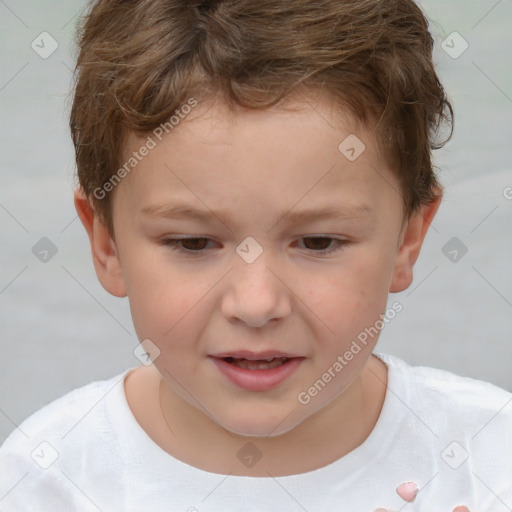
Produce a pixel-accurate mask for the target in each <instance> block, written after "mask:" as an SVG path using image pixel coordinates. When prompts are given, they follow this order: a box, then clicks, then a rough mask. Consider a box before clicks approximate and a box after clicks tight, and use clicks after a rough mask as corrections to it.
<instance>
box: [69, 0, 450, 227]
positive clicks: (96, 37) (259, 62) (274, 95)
mask: <svg viewBox="0 0 512 512" xmlns="http://www.w3.org/2000/svg"><path fill="white" fill-rule="evenodd" d="M77 45H78V50H79V54H78V59H77V65H76V69H75V78H76V81H75V88H74V98H73V105H72V109H71V118H70V127H71V135H72V139H73V143H74V145H75V151H76V163H77V174H78V179H79V182H80V186H81V187H82V189H83V190H84V192H85V194H86V195H87V196H88V197H89V198H90V199H91V201H92V203H93V206H94V208H95V209H96V210H97V212H98V214H99V215H100V217H101V218H102V220H103V221H104V222H105V224H106V225H107V226H108V227H109V229H110V230H111V233H113V228H112V226H113V224H112V215H111V194H104V197H102V198H98V197H97V194H95V193H94V191H95V190H97V189H98V188H101V187H103V186H104V185H105V183H106V182H107V181H108V180H109V179H111V178H112V176H113V175H114V173H116V171H117V170H118V169H119V167H120V166H121V165H122V158H123V152H124V145H125V142H126V137H127V135H128V134H129V133H130V132H133V133H136V134H138V135H144V134H148V133H149V132H151V131H152V130H154V129H155V128H156V127H158V126H159V125H160V124H161V123H165V122H166V121H168V120H169V118H170V117H171V116H172V115H173V114H174V113H175V112H176V111H177V110H179V109H180V107H181V106H182V105H184V104H186V103H187V102H189V103H190V98H191V97H192V96H193V97H195V98H199V99H200V100H207V99H212V98H213V97H215V96H219V95H221V96H222V99H223V100H224V101H225V102H227V103H228V104H230V105H241V106H243V107H247V108H254V109H265V108H268V107H271V106H273V105H275V104H277V103H278V102H280V101H281V100H283V101H284V100H285V99H286V98H290V97H292V93H293V92H298V91H300V90H303V91H308V90H318V91H321V93H322V94H324V95H326V97H328V98H329V99H330V100H331V101H332V102H333V105H335V106H339V107H340V108H344V109H348V111H349V112H350V113H351V114H352V115H353V116H354V117H355V119H356V120H358V121H359V122H361V123H363V124H364V125H365V126H368V127H370V126H372V123H373V126H372V128H373V130H374V135H375V137H376V141H377V143H378V145H379V148H380V149H381V152H382V154H383V156H384V157H385V159H386V162H387V164H388V165H389V167H390V168H391V169H392V170H393V172H395V173H396V175H397V177H398V180H399V182H400V184H401V188H402V194H403V199H404V209H405V212H406V213H407V214H410V213H412V212H413V211H415V210H416V209H417V208H418V206H419V205H421V204H423V203H428V202H430V201H431V200H432V199H433V198H434V197H435V189H436V187H437V186H438V183H437V180H436V176H435V172H434V167H433V165H432V161H431V151H432V150H433V149H437V148H439V147H441V146H443V145H444V144H445V143H446V142H447V140H449V138H450V137H451V134H452V132H453V110H452V107H451V104H450V102H449V100H448V99H447V97H446V95H445V92H444V89H443V87H442V85H441V84H440V82H439V79H438V77H437V74H436V72H435V69H434V64H433V61H432V49H433V39H432V36H431V35H430V33H429V31H428V21H427V19H426V18H425V16H424V15H423V13H422V11H421V10H420V8H419V7H418V6H417V5H416V4H415V3H414V1H413V0H293V1H291V0H257V1H256V0H217V1H215V0H210V1H208V0H204V1H199V0H196V1H188V0H96V1H95V2H93V3H92V5H91V8H90V10H89V12H88V14H87V15H86V16H84V17H83V18H82V20H81V23H80V25H79V28H78V31H77ZM194 101H195V100H194ZM442 121H449V123H450V128H451V130H450V133H449V135H448V137H447V139H446V140H444V141H442V142H437V141H436V138H437V136H438V132H439V128H440V126H441V124H442ZM340 142H341V141H340Z"/></svg>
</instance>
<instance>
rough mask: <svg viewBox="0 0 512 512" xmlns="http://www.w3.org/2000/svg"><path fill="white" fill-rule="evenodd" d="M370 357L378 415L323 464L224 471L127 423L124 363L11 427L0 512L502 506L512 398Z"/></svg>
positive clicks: (0, 480) (508, 474) (507, 499)
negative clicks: (180, 454) (411, 490)
mask: <svg viewBox="0 0 512 512" xmlns="http://www.w3.org/2000/svg"><path fill="white" fill-rule="evenodd" d="M376 355H378V357H380V358H381V359H382V360H383V361H384V362H385V363H386V364H387V366H388V369H389V373H388V389H387V392H386V397H385V401H384V405H383V408H382V411H381V414H380V417H379V419H378V422H377V424H376V426H375V428H374V430H373V431H372V433H371V434H370V436H369V437H368V438H367V439H366V441H365V442H364V443H363V444H361V445H360V446H359V447H357V448H356V449H355V450H353V451H352V452H350V453H348V454H347V455H345V456H344V457H342V458H340V459H338V460H337V461H335V462H333V463H331V464H328V465H327V466H324V467H322V468H320V469H317V470H314V471H310V472H307V473H302V474H297V475H292V476H285V477H277V478H272V477H245V476H229V475H221V474H216V473H209V472H206V471H203V470H200V469H198V468H196V467H193V466H190V465H188V464H186V463H184V462H181V461H179V460H177V459H176V458H174V457H172V456H171V455H170V454H168V453H167V452H165V451H164V450H162V449H161V448H160V447H159V446H158V445H157V444H156V443H155V442H154V441H152V439H151V438H150V437H149V436H148V435H147V434H146V432H145V431H144V430H143V429H142V428H141V427H140V425H139V424H138V423H137V421H136V420H135V418H134V416H133V414H132V412H131V410H130V408H129V406H128V403H127V400H126V395H125V392H124V385H123V382H124V378H125V376H126V375H127V374H128V372H129V371H130V370H131V369H130V370H127V371H126V372H124V373H123V374H121V375H118V376H116V377H114V378H112V379H110V380H105V381H100V382H93V383H91V384H89V385H87V386H84V387H82V388H79V389H76V390H74V391H72V392H70V393H68V394H66V395H65V396H63V397H61V398H59V399H57V400H55V401H54V402H52V403H50V404H49V405H47V406H45V407H44V408H42V409H41V410H39V411H38V412H36V413H35V414H33V415H32V416H30V417H29V418H28V419H27V420H25V421H24V422H23V423H22V424H21V425H20V429H16V430H15V431H14V432H13V433H12V434H11V435H10V437H9V438H8V439H7V440H6V441H5V443H4V444H3V445H2V447H1V448H0V510H1V511H2V512H31V511H37V512H46V511H48V512H50V511H51V512H61V511H62V512H72V511H77V512H78V511H79V512H82V511H94V512H98V511H102V512H114V511H116V512H135V511H136V512H145V511H147V512H159V511H172V512H211V511H216V512H230V511H237V512H239V511H242V510H243V511H280V512H285V511H307V512H313V511H322V512H325V511H343V512H372V511H374V510H376V509H379V508H382V509H386V510H393V511H395V510H402V509H403V510H404V511H406V512H411V511H424V512H451V511H452V510H453V509H454V508H455V507H457V506H466V507H467V509H468V510H469V511H471V512H510V510H512V394H511V393H509V392H507V391H505V390H502V389H500V388H498V387H496V386H494V385H492V384H488V383H485V382H481V381H477V380H473V379H469V378H464V377H459V376H456V375H453V374H451V373H448V372H445V371H441V370H435V369H432V368H425V367H412V366H409V365H408V364H407V363H405V362H404V361H402V360H400V359H398V358H396V357H393V356H388V355H384V354H376ZM45 468H46V469H45ZM407 482H414V483H416V484H417V487H418V493H417V495H416V498H415V499H414V501H412V502H408V501H405V500H404V499H403V498H402V497H401V496H400V495H399V494H398V493H397V490H396V489H397V487H398V486H399V485H401V484H404V483H407ZM401 489H403V487H401Z"/></svg>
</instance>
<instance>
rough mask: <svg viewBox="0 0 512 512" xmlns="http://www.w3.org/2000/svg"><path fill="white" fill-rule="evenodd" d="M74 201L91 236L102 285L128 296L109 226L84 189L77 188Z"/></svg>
mask: <svg viewBox="0 0 512 512" xmlns="http://www.w3.org/2000/svg"><path fill="white" fill-rule="evenodd" d="M74 201H75V208H76V212H77V213H78V217H79V218H80V220H81V221H82V224H83V226H84V228H85V230H86V232H87V235H88V237H89V243H90V245H91V254H92V259H93V263H94V268H95V270H96V275H97V276H98V279H99V281H100V283H101V285H102V286H103V288H105V290H107V292H109V293H110V294H112V295H114V296H116V297H126V286H125V282H124V276H123V274H122V272H121V261H120V259H119V254H118V252H117V247H116V244H115V242H114V240H113V239H112V236H111V235H110V232H109V230H108V228H107V227H106V226H105V224H104V223H103V222H102V221H101V220H100V218H99V216H98V215H97V213H96V212H95V211H94V209H93V207H92V206H91V203H90V201H89V199H88V198H87V197H86V195H85V193H84V192H83V190H82V189H80V188H78V189H76V190H75V193H74Z"/></svg>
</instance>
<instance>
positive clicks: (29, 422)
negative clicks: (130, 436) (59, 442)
mask: <svg viewBox="0 0 512 512" xmlns="http://www.w3.org/2000/svg"><path fill="white" fill-rule="evenodd" d="M126 373H127V372H123V373H122V374H119V375H117V376H115V377H111V378H109V379H105V380H99V381H95V382H91V383H89V384H87V385H85V386H82V387H79V388H75V389H73V390H72V391H69V392H68V393H66V394H65V395H63V396H61V397H59V398H57V399H55V400H53V401H52V402H50V403H48V404H47V405H45V406H44V407H42V408H41V409H39V410H38V411H36V412H34V413H33V414H31V415H30V416H29V417H28V418H26V419H25V420H24V421H23V422H22V423H21V424H20V425H19V427H18V428H16V429H15V430H14V431H13V432H12V434H11V435H10V436H9V437H8V438H7V440H6V441H5V443H4V444H3V445H2V450H3V449H4V448H5V447H6V446H9V445H10V444H11V443H12V442H15V441H16V439H17V438H19V437H20V436H22V437H25V438H27V437H28V438H30V437H33V436H37V437H41V436H42V435H44V434H48V435H53V436H58V435H60V436H64V435H65V434H67V433H68V431H69V430H70V429H71V428H73V427H75V426H77V422H80V421H81V420H82V419H83V418H84V417H85V416H86V415H91V414H92V415H93V416H94V415H95V414H97V413H98V412H100V411H101V408H98V407H97V406H98V405H99V403H100V402H101V400H102V398H104V397H105V396H106V395H107V394H108V393H109V392H110V391H111V390H112V389H114V387H115V386H116V384H119V383H120V382H121V381H122V380H123V379H124V377H125V375H126Z"/></svg>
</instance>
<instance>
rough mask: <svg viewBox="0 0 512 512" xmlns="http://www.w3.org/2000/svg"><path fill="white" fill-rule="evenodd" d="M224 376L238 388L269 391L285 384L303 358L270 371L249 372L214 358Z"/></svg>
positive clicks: (290, 361) (295, 359)
mask: <svg viewBox="0 0 512 512" xmlns="http://www.w3.org/2000/svg"><path fill="white" fill-rule="evenodd" d="M212 359H213V362H214V363H215V364H216V365H217V368H218V369H219V370H220V372H221V373H222V374H224V375H225V376H226V377H227V378H228V379H229V380H230V381H231V382H233V383H234V384H236V385H237V386H239V387H241V388H244V389H248V390H249V391H268V390H270V389H272V388H275V387H276V386H278V385H279V384H281V383H282V382H284V381H285V380H286V379H287V378H288V377H290V375H291V374H292V373H293V372H294V371H295V370H296V369H297V368H298V367H299V365H300V363H301V362H302V360H303V359H304V358H303V357H294V358H292V359H290V360H289V361H288V362H287V363H284V364H282V365H281V366H276V367H275V368H270V369H269V370H248V369H247V368H239V367H238V366H235V365H234V364H230V363H228V362H227V361H224V359H219V358H218V357H212Z"/></svg>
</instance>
